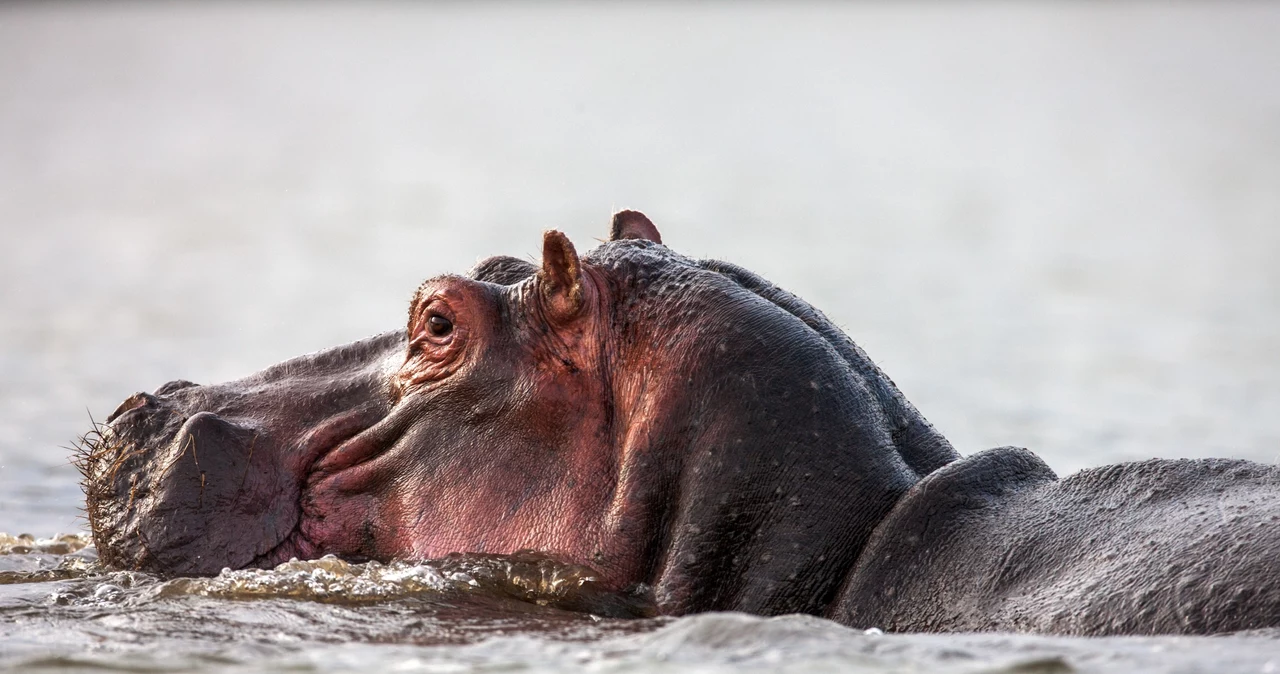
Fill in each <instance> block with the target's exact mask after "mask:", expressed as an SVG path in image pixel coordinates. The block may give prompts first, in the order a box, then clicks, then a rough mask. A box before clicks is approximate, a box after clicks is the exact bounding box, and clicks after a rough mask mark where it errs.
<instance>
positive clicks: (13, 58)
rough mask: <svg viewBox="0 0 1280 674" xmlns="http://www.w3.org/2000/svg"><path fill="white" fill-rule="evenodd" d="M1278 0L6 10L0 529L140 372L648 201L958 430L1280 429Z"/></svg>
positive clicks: (1223, 449) (345, 318)
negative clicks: (810, 312)
mask: <svg viewBox="0 0 1280 674" xmlns="http://www.w3.org/2000/svg"><path fill="white" fill-rule="evenodd" d="M1278 35H1280V5H1276V4H1267V3H1261V2H1256V3H1240V4H1231V3H1217V2H1215V3H1203V4H1177V3H1151V4H1124V5H1117V4H1114V3H1079V4H1051V3H1035V4H1027V3H1023V4H1013V3H1008V4H997V5H985V4H960V3H956V4H948V3H932V4H903V3H893V4H889V3H884V4H878V3H860V4H853V3H847V4H813V5H799V4H795V3H785V4H784V3H778V4H739V3H707V4H679V3H659V4H639V3H636V4H622V3H616V4H612V3H611V4H550V3H540V4H536V5H535V4H532V3H529V4H524V3H521V4H516V3H511V4H502V3H483V4H475V3H471V4H462V3H459V4H427V3H358V4H356V3H352V4H350V5H341V4H319V3H308V4H301V3H299V4H233V3H230V2H225V3H208V4H177V3H138V4H109V3H76V4H65V5H63V4H49V3H31V4H16V3H6V4H4V5H3V6H0V531H9V532H10V533H18V532H20V531H26V532H31V533H35V534H37V535H49V534H52V533H54V532H55V531H69V530H75V529H78V528H79V527H80V526H81V525H82V522H81V521H78V520H77V508H78V507H79V505H80V501H81V496H80V493H79V490H78V487H77V486H76V477H77V476H76V474H75V471H74V469H73V468H71V467H70V465H69V464H68V455H69V452H68V450H67V449H66V446H68V445H69V444H70V443H71V441H72V440H73V439H74V438H75V436H76V435H78V434H79V433H82V432H84V431H85V430H87V429H88V428H89V416H90V414H92V415H93V416H94V417H95V418H97V419H102V418H103V417H105V416H106V415H107V414H108V413H110V412H111V410H112V409H113V408H114V407H115V406H116V405H117V404H118V403H119V402H120V400H122V399H123V398H124V397H126V396H128V395H129V394H130V393H132V392H134V391H136V390H151V389H154V388H155V387H156V386H158V385H159V384H161V383H163V382H165V381H167V380H169V379H174V378H186V379H191V380H194V381H197V382H204V383H209V382H214V381H218V380H225V379H229V378H235V377H239V376H242V375H244V374H247V373H249V372H252V371H254V370H257V369H259V368H261V367H263V366H266V365H268V364H271V363H273V362H276V361H279V360H282V359H285V358H288V357H291V356H294V355H298V354H301V353H303V352H308V351H313V350H317V349H321V348H325V347H328V346H332V345H336V344H339V343H343V342H347V341H351V340H354V339H358V338H361V337H364V336H367V335H370V334H374V333H377V332H381V331H385V330H388V329H395V328H398V327H400V326H402V325H403V321H404V316H403V314H404V311H405V309H406V306H407V300H408V298H409V295H410V293H411V292H412V290H413V289H414V288H415V286H416V285H417V284H418V283H419V282H420V281H421V280H422V279H423V278H426V277H428V276H432V275H435V274H439V273H442V272H447V271H455V272H456V271H463V270H465V269H467V268H468V267H469V266H470V265H471V264H472V263H473V262H474V261H475V260H477V259H478V258H481V257H485V256H488V255H491V254H498V253H504V254H512V255H518V256H525V255H533V254H535V253H537V252H538V251H539V250H540V236H541V231H542V230H543V229H546V228H552V227H554V228H559V229H562V230H564V231H565V232H567V233H568V234H569V235H570V236H571V237H572V238H573V239H574V240H575V241H576V242H577V244H578V246H579V248H580V250H585V249H587V248H590V247H591V246H593V245H594V244H595V240H596V239H597V238H601V237H604V236H606V234H607V228H608V219H609V215H610V214H611V213H612V212H613V211H614V210H616V209H619V208H623V207H628V208H637V209H640V210H643V211H644V212H646V213H647V214H649V215H650V216H651V217H652V218H653V220H654V221H655V222H656V223H657V224H658V226H659V228H660V229H661V231H662V233H663V237H664V239H665V240H666V242H667V243H668V244H669V245H670V246H671V247H673V248H675V249H677V250H679V251H681V252H684V253H686V254H689V255H695V256H706V257H717V258H722V259H726V260H730V261H733V262H736V263H739V264H742V265H744V266H746V267H748V268H750V269H753V270H755V271H757V272H760V273H761V274H763V275H765V276H766V277H767V278H769V279H771V280H772V281H774V282H775V283H777V284H779V285H781V286H783V287H785V288H787V289H789V290H792V291H794V292H796V293H798V294H800V295H801V296H803V297H805V298H807V299H808V300H810V301H811V302H812V303H813V304H815V305H816V306H818V307H819V308H821V309H822V310H824V311H825V312H826V313H827V314H828V315H829V316H831V317H832V318H833V319H834V320H835V321H836V322H837V323H838V324H840V325H841V326H842V327H844V328H845V329H846V330H847V331H848V332H849V333H850V334H851V335H852V336H853V338H854V339H855V340H856V341H858V342H859V343H860V344H861V345H862V346H863V347H865V348H866V350H867V351H868V352H869V353H870V354H871V356H872V357H873V358H874V359H875V360H876V361H877V362H879V363H880V364H881V366H882V367H883V368H884V369H885V370H886V371H887V372H888V373H889V374H890V376H892V377H893V378H894V379H895V380H896V381H897V382H898V384H899V385H900V386H901V387H902V389H903V390H904V391H905V392H906V394H907V396H908V397H909V398H910V399H911V400H913V401H914V402H915V403H916V405H917V406H918V407H919V408H920V409H921V410H922V411H923V412H924V414H925V415H926V416H927V417H928V418H930V419H931V420H932V421H933V422H934V423H935V425H937V426H938V427H939V428H940V429H941V430H942V432H943V433H944V434H946V435H947V436H948V437H950V438H951V439H952V441H953V442H954V443H955V445H956V446H957V448H958V449H960V450H961V451H962V452H964V453H969V452H973V451H977V450H980V449H983V448H987V447H991V446H996V445H1001V444H1017V445H1023V446H1026V447H1029V448H1031V449H1032V450H1034V451H1036V452H1038V453H1039V454H1040V455H1041V456H1043V457H1045V458H1046V460H1048V462H1049V463H1050V465H1052V466H1053V467H1054V468H1055V469H1056V470H1058V471H1059V472H1060V473H1063V474H1065V473H1070V472H1073V471H1076V470H1079V469H1081V468H1084V467H1087V466H1092V465H1098V464H1102V463H1111V462H1117V461H1126V460H1134V459H1143V458H1148V457H1152V456H1165V457H1179V456H1210V455H1212V456H1232V457H1244V458H1250V459H1255V460H1259V461H1277V460H1280V266H1278V264H1277V256H1278V255H1280V39H1277V36H1278Z"/></svg>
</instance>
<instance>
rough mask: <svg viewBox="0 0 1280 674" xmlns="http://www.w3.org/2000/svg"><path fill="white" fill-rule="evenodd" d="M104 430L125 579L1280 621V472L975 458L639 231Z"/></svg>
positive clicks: (445, 298) (740, 606)
mask: <svg viewBox="0 0 1280 674" xmlns="http://www.w3.org/2000/svg"><path fill="white" fill-rule="evenodd" d="M95 438H96V439H95V441H94V442H92V443H89V445H90V446H89V447H88V448H87V450H86V452H85V454H84V455H83V456H82V457H81V459H80V462H79V464H80V467H81V470H82V471H83V473H84V476H85V479H84V488H85V492H86V495H87V503H88V513H89V520H90V523H91V525H92V528H93V536H94V540H95V542H96V543H97V547H98V552H99V555H100V556H101V559H102V561H103V563H105V564H107V565H109V566H112V567H116V568H124V569H141V570H146V571H150V572H154V573H160V574H180V575H201V574H215V573H217V572H218V571H219V570H221V569H223V568H224V567H231V568H242V567H269V566H272V565H275V564H278V563H280V562H284V561H286V560H288V559H290V558H292V557H298V558H304V559H305V558H315V557H319V556H321V555H325V554H335V555H338V556H340V557H342V558H345V559H348V560H382V561H386V560H391V559H432V558H439V557H442V556H444V555H447V554H449V553H454V552H473V553H491V554H510V553H515V552H517V551H521V550H534V551H538V552H539V553H542V554H545V555H548V556H551V557H553V558H556V559H561V560H564V561H566V562H571V563H575V564H582V565H587V566H590V567H592V568H593V569H595V571H596V573H597V574H598V579H599V582H600V583H601V584H602V586H603V587H605V588H609V589H615V590H619V591H621V590H624V589H627V588H634V587H637V586H641V585H643V586H647V587H648V588H650V592H651V598H652V601H653V604H654V605H655V606H656V608H657V610H659V611H660V612H662V613H666V614H683V613H690V612H696V611H708V610H740V611H748V612H753V613H760V614H778V613H789V612H803V613H812V614H819V615H826V616H827V617H830V618H833V619H835V620H838V621H840V622H843V623H846V624H849V625H853V626H858V627H872V626H876V627H881V628H885V629H891V630H903V631H905V630H935V631H942V630H987V629H998V630H1019V631H1039V632H1055V633H1068V634H1120V633H1130V634H1137V633H1144V634H1150V633H1210V632H1221V631H1229V630H1241V629H1250V628H1261V627H1277V626H1280V468H1277V467H1276V466H1268V465H1261V464H1256V463H1250V462H1246V461H1226V460H1204V461H1160V460H1153V461H1147V462H1142V463H1134V464H1123V465H1117V466H1110V467H1105V468H1100V469H1095V470H1088V471H1084V472H1081V473H1079V474H1077V475H1075V476H1072V477H1070V478H1068V479H1065V480H1059V479H1057V478H1056V476H1055V475H1054V474H1053V472H1052V471H1050V470H1049V468H1048V467H1047V466H1046V465H1045V464H1044V463H1043V462H1042V461H1041V460H1040V459H1038V458H1036V456H1035V455H1033V454H1031V453H1030V452H1027V451H1026V450H1022V449H1016V448H1000V449H994V450H988V451H985V452H980V453H977V454H974V455H971V456H968V457H964V458H962V457H960V456H959V455H958V454H957V453H956V452H955V451H954V450H953V449H952V447H951V445H950V444H949V443H948V442H947V440H946V439H945V438H944V437H943V436H942V435H941V434H939V433H938V432H937V431H936V430H935V429H934V428H933V427H932V426H931V425H930V424H929V423H928V422H927V421H926V420H925V419H924V418H923V417H922V416H921V415H920V414H919V413H918V412H917V411H916V409H915V408H914V407H912V405H911V404H910V403H909V402H907V400H906V399H905V398H904V397H903V396H902V394H901V393H900V392H899V391H898V389H897V388H896V387H895V386H894V384H893V382H892V381H890V380H889V378H888V377H886V376H885V375H884V374H883V373H882V372H881V371H880V370H879V369H878V368H877V367H876V366H875V365H874V364H873V363H872V361H871V360H870V359H869V358H868V357H867V356H866V354H865V353H863V351H862V350H861V349H859V348H858V347H857V346H856V345H855V344H854V343H853V342H852V341H850V339H849V338H848V337H847V336H846V335H845V334H844V333H842V332H841V331H840V330H838V329H837V328H836V327H835V326H834V325H832V324H831V323H830V322H829V321H828V320H827V319H826V318H825V317H824V316H823V315H822V313H820V312H819V311H817V310H816V309H814V308H813V307H811V306H809V305H808V304H807V303H805V302H804V301H803V300H801V299H799V298H798V297H795V296H794V295H791V294H789V293H787V292H785V291H783V290H780V289H778V288H776V287H774V286H773V285H771V284H769V283H768V282H767V281H765V280H764V279H762V278H760V277H759V276H756V275H755V274H753V273H751V272H749V271H747V270H745V269H742V268H740V267H736V266H734V265H731V264H726V263H723V262H717V261H711V260H694V259H690V258H687V257H684V256H681V255H679V254H677V253H675V252H673V251H671V250H670V249H668V248H667V247H665V246H663V245H662V244H661V238H660V237H659V234H658V231H657V230H656V229H655V228H654V226H653V224H652V223H651V222H650V221H649V220H648V219H647V218H645V217H644V216H643V215H641V214H639V213H637V212H634V211H623V212H621V213H619V214H617V215H616V216H615V218H614V222H613V231H612V236H611V237H610V240H609V241H608V242H606V243H604V244H603V245H601V246H599V247H598V248H596V249H595V250H593V251H591V253H590V254H588V255H586V256H584V257H581V258H580V257H579V256H578V254H577V252H576V251H575V250H574V247H573V245H572V244H571V243H570V242H569V240H568V239H567V238H565V236H564V235H562V234H560V233H559V232H554V231H552V232H547V233H546V234H545V237H544V241H543V253H542V263H541V266H536V265H533V264H531V263H528V262H525V261H522V260H519V259H516V258H511V257H494V258H490V259H488V260H485V261H483V262H481V263H480V264H479V265H478V266H477V267H476V268H475V269H473V270H472V271H471V272H470V273H469V274H467V275H466V276H454V275H449V276H439V277H436V278H433V279H430V280H428V281H427V282H425V283H423V284H422V286H421V287H420V288H418V290H417V292H416V293H415V295H414V297H413V300H412V302H411V304H410V306H409V315H408V325H407V326H406V328H405V329H404V330H401V331H395V332H389V333H386V334H383V335H379V336H376V337H372V338H370V339H366V340H364V341H360V342H356V343H354V344H348V345H346V346H340V347H337V348H334V349H331V350H328V351H323V352H320V353H316V354H312V355H308V356H303V357H300V358H296V359H293V360H290V361H287V362H284V363H281V364H279V365H276V366H274V367H271V368H269V369H266V370H264V371H262V372H259V373H257V374H254V375H252V376H250V377H247V378H245V379H241V380H238V381H234V382H229V383H226V384H218V385H212V386H197V385H195V384H192V383H190V382H185V381H176V382H170V383H168V384H165V385H164V386H161V387H160V388H159V389H157V390H156V392H155V393H154V394H148V393H138V394H135V395H134V396H132V397H130V398H129V399H127V400H126V401H125V402H124V403H123V404H121V405H120V407H119V409H117V410H116V411H115V412H114V413H112V414H111V415H110V416H109V417H108V418H107V421H106V423H105V424H104V425H102V426H101V427H100V428H99V430H98V431H97V434H96V436H95Z"/></svg>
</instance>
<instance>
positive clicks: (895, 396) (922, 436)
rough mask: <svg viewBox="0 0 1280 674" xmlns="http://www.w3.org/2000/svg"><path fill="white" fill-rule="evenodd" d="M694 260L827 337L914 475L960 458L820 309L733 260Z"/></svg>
mask: <svg viewBox="0 0 1280 674" xmlns="http://www.w3.org/2000/svg"><path fill="white" fill-rule="evenodd" d="M698 264H699V265H700V266H701V267H702V268H703V269H707V270H710V271H715V272H719V273H720V274H723V275H725V276H727V277H728V278H730V279H732V280H733V281H734V282H736V283H737V284H738V285H740V286H742V287H743V288H745V289H747V290H750V291H751V292H753V293H755V294H756V295H759V296H760V297H762V298H764V299H766V300H768V301H770V302H772V303H773V304H775V305H776V306H778V307H779V308H781V309H783V310H785V311H787V312H788V313H790V314H791V315H792V316H795V317H796V318H798V319H800V320H801V321H804V323H805V325H807V326H809V327H810V328H811V329H813V330H814V331H815V332H817V333H818V334H819V335H821V336H822V338H823V339H825V340H827V342H828V343H829V344H830V345H831V347H832V348H834V349H835V350H836V351H837V352H838V353H839V354H840V357H841V358H843V359H844V361H845V362H846V363H848V365H849V367H850V368H852V369H853V371H854V372H855V373H857V375H858V376H860V377H861V378H862V379H863V381H864V383H866V384H867V385H868V386H869V387H870V388H871V390H872V392H873V393H874V394H875V396H876V399H877V400H878V401H879V403H880V406H881V408H882V410H883V411H884V414H885V417H886V419H887V420H888V422H889V424H890V433H891V434H892V437H893V444H894V446H895V447H896V448H897V450H898V454H899V455H901V456H902V459H903V461H905V462H906V463H907V465H908V466H910V467H911V469H912V470H913V471H915V473H916V475H917V476H918V477H924V476H926V475H928V474H930V473H932V472H933V471H935V470H937V469H939V468H941V467H942V466H945V465H947V464H948V463H951V462H952V461H955V460H956V459H958V458H960V454H959V453H957V452H956V450H955V449H954V448H953V447H952V446H951V443H950V442H949V441H948V440H947V439H946V438H945V437H943V435H942V434H941V433H939V432H938V431H937V429H935V428H934V427H933V425H932V424H930V423H929V422H928V420H926V419H925V418H924V416H923V415H922V414H920V412H919V411H918V410H916V408H915V406H914V405H912V404H911V402H910V401H908V400H907V398H906V396H904V395H902V391H900V390H899V389H898V387H897V385H896V384H894V383H893V380H892V379H890V378H889V377H888V375H886V374H885V373H884V371H882V370H881V369H880V368H879V367H877V366H876V364H875V363H874V362H872V361H871V358H870V357H868V356H867V354H866V352H865V351H863V350H862V348H861V347H859V346H858V345H857V344H855V343H854V342H853V340H852V339H849V336H848V335H846V334H845V333H844V332H843V331H841V330H840V329H839V328H838V327H836V326H835V324H833V323H832V322H831V321H830V320H829V319H828V318H827V317H826V316H825V315H823V313H822V312H821V311H819V310H817V309H815V308H814V307H813V306H812V305H810V304H809V303H808V302H805V301H804V300H802V299H800V298H799V297H796V296H795V295H793V294H791V293H789V292H787V291H785V290H783V289H781V288H779V287H777V286H775V285H773V284H772V283H769V282H768V281H767V280H765V279H764V278H763V277H761V276H759V275H757V274H755V273H754V272H751V271H749V270H747V269H743V268H742V267H739V266H737V265H735V264H730V263H728V262H721V261H719V260H701V261H700V262H699V263H698Z"/></svg>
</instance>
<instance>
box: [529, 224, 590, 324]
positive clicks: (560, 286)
mask: <svg viewBox="0 0 1280 674" xmlns="http://www.w3.org/2000/svg"><path fill="white" fill-rule="evenodd" d="M538 278H539V280H541V281H542V283H541V284H540V285H541V288H542V297H543V299H544V300H546V305H547V308H548V310H550V312H551V313H552V314H553V315H554V316H555V317H556V318H558V319H560V320H568V319H571V318H573V317H574V316H577V315H578V312H580V311H582V305H583V299H582V296H583V289H582V263H581V262H579V261H578V251H577V250H575V249H574V247H573V242H571V241H569V237H567V236H565V235H564V234H563V233H561V232H557V231H556V230H554V229H552V230H548V231H547V232H546V233H544V234H543V235H542V269H539V270H538Z"/></svg>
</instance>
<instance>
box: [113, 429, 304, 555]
mask: <svg viewBox="0 0 1280 674" xmlns="http://www.w3.org/2000/svg"><path fill="white" fill-rule="evenodd" d="M272 449H273V448H272V447H271V446H270V443H269V442H268V441H267V438H265V437H262V436H260V435H259V434H258V433H256V432H255V431H254V430H252V429H249V428H245V427H242V426H238V425H236V424H233V423H231V422H229V421H227V420H225V419H223V418H221V417H219V416H217V415H216V414H213V413H210V412H200V413H198V414H195V415H193V416H192V417H190V418H189V419H188V420H187V421H186V422H185V423H184V424H183V425H182V428H181V429H180V430H179V431H178V433H177V435H176V436H174V439H173V440H172V442H171V443H170V444H169V446H168V447H167V448H166V449H165V450H164V451H163V452H162V453H161V456H159V457H157V467H156V470H155V472H154V474H153V476H152V483H151V488H150V489H149V490H148V492H149V493H148V494H147V495H146V496H145V497H143V499H142V502H141V503H140V504H138V505H137V509H136V520H135V524H136V531H137V536H138V540H139V543H140V547H141V554H139V558H140V559H139V560H138V561H139V562H140V563H141V565H142V566H144V567H145V568H149V569H153V570H157V571H162V572H166V573H175V574H183V575H205V574H214V573H217V572H218V571H219V570H221V569H222V568H224V567H231V568H241V567H244V566H247V565H249V564H250V563H251V562H253V560H254V559H256V558H257V557H259V556H260V555H262V554H264V553H266V552H267V551H269V550H270V549H272V548H274V547H275V546H277V545H278V544H279V543H280V542H281V541H283V540H285V539H286V538H287V537H288V536H289V534H290V533H291V532H292V531H293V530H294V528H295V526H296V525H297V522H298V509H297V505H296V503H297V498H298V487H297V484H296V481H295V480H292V479H290V476H289V475H288V474H287V473H286V472H285V471H281V470H279V468H278V467H277V466H276V465H274V461H275V458H274V457H275V455H276V452H274V451H272Z"/></svg>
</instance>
